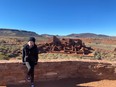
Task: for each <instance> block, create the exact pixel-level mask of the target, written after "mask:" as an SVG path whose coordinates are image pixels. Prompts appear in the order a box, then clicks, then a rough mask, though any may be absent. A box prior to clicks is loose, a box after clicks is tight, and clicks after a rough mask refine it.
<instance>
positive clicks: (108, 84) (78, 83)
mask: <svg viewBox="0 0 116 87" xmlns="http://www.w3.org/2000/svg"><path fill="white" fill-rule="evenodd" d="M0 87H30V83H22V84H15V85H14V84H8V85H7V86H0ZM35 87H116V80H100V81H97V80H93V79H81V78H78V79H62V80H56V81H38V82H36V83H35Z"/></svg>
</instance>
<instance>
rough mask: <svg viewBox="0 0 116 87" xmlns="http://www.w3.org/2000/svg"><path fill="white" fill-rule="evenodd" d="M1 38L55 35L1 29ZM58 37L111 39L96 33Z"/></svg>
mask: <svg viewBox="0 0 116 87" xmlns="http://www.w3.org/2000/svg"><path fill="white" fill-rule="evenodd" d="M0 36H19V37H29V36H35V37H52V36H54V35H50V34H41V35H39V34H37V33H35V32H32V31H25V30H17V29H3V28H0ZM56 36H58V37H78V38H87V37H88V38H96V37H98V38H107V37H111V36H108V35H102V34H94V33H81V34H69V35H66V36H59V35H56Z"/></svg>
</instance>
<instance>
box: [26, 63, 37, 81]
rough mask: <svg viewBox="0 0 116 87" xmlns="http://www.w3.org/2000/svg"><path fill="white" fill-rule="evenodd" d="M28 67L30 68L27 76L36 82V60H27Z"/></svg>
mask: <svg viewBox="0 0 116 87" xmlns="http://www.w3.org/2000/svg"><path fill="white" fill-rule="evenodd" d="M26 67H27V69H28V72H27V76H29V77H30V78H31V83H34V67H35V63H34V62H26Z"/></svg>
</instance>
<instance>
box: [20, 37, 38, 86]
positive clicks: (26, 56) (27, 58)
mask: <svg viewBox="0 0 116 87" xmlns="http://www.w3.org/2000/svg"><path fill="white" fill-rule="evenodd" d="M35 41H36V39H35V38H34V37H30V38H29V40H28V43H27V44H26V45H24V47H23V53H22V61H23V64H24V65H26V67H27V69H28V72H27V76H26V79H27V80H28V81H30V82H31V87H34V67H35V65H37V62H38V48H37V45H36V44H35Z"/></svg>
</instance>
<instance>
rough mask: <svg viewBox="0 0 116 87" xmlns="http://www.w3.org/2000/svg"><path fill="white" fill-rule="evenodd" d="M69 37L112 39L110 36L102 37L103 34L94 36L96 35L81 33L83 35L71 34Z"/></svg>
mask: <svg viewBox="0 0 116 87" xmlns="http://www.w3.org/2000/svg"><path fill="white" fill-rule="evenodd" d="M67 36H68V37H79V38H86V37H88V38H97V37H98V38H106V37H111V36H108V35H102V34H94V33H81V34H69V35H67Z"/></svg>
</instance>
